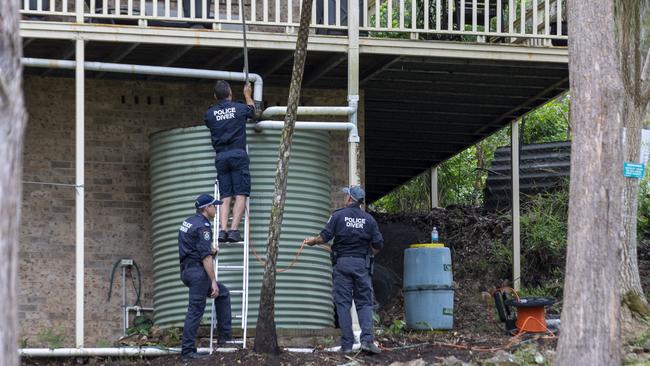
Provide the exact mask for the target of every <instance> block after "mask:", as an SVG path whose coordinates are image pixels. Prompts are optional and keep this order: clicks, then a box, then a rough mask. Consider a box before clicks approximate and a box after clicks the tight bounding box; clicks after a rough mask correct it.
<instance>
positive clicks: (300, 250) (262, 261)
mask: <svg viewBox="0 0 650 366" xmlns="http://www.w3.org/2000/svg"><path fill="white" fill-rule="evenodd" d="M246 213H247V215H248V217H249V218H250V209H248V208H246ZM250 238H251V226H250V225H248V247H249V248H250V249H251V250H252V251H253V256H254V257H255V259H257V261H258V262H260V263H261V264H262V265H263V266H265V265H266V261H265V260H263V259H262V258H261V257H260V256H259V255H258V254H257V251H256V250H255V246H254V245H253V242H252V241H251V239H250ZM318 246H319V247H321V248H323V249H325V250H327V251H328V252H331V251H332V250H331V249H330V247H329V246H327V245H322V244H319V245H318ZM304 249H305V244H304V243H302V244H300V248H298V251H297V252H296V255H294V257H293V260H291V263H289V265H288V266H287V267H285V268H281V269H278V270H276V272H278V273H283V272H286V271H288V270H290V269H291V268H292V267H293V266H294V265H295V264H296V263H297V262H298V258H300V255H301V254H302V252H303V250H304Z"/></svg>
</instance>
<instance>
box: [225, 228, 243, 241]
mask: <svg viewBox="0 0 650 366" xmlns="http://www.w3.org/2000/svg"><path fill="white" fill-rule="evenodd" d="M228 241H229V242H231V243H236V242H238V241H242V238H241V234H240V233H239V230H228Z"/></svg>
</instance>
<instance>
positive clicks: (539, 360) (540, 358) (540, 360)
mask: <svg viewBox="0 0 650 366" xmlns="http://www.w3.org/2000/svg"><path fill="white" fill-rule="evenodd" d="M535 363H536V364H538V365H543V364H544V356H542V354H541V353H539V352H535Z"/></svg>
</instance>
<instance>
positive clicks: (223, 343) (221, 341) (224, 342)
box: [217, 338, 232, 347]
mask: <svg viewBox="0 0 650 366" xmlns="http://www.w3.org/2000/svg"><path fill="white" fill-rule="evenodd" d="M229 343H232V338H228V339H219V340H218V341H217V347H225V346H227V345H228V344H229Z"/></svg>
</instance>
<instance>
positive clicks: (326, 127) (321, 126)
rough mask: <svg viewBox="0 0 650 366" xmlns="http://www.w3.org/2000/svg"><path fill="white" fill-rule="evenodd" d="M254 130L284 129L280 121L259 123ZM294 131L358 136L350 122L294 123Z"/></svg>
mask: <svg viewBox="0 0 650 366" xmlns="http://www.w3.org/2000/svg"><path fill="white" fill-rule="evenodd" d="M255 128H256V129H260V130H264V129H269V130H281V129H282V128H284V122H282V121H259V122H257V123H256V124H255ZM296 130H321V131H350V135H351V136H357V137H358V136H359V133H358V131H357V126H355V125H354V124H353V123H350V122H300V121H298V122H296Z"/></svg>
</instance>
